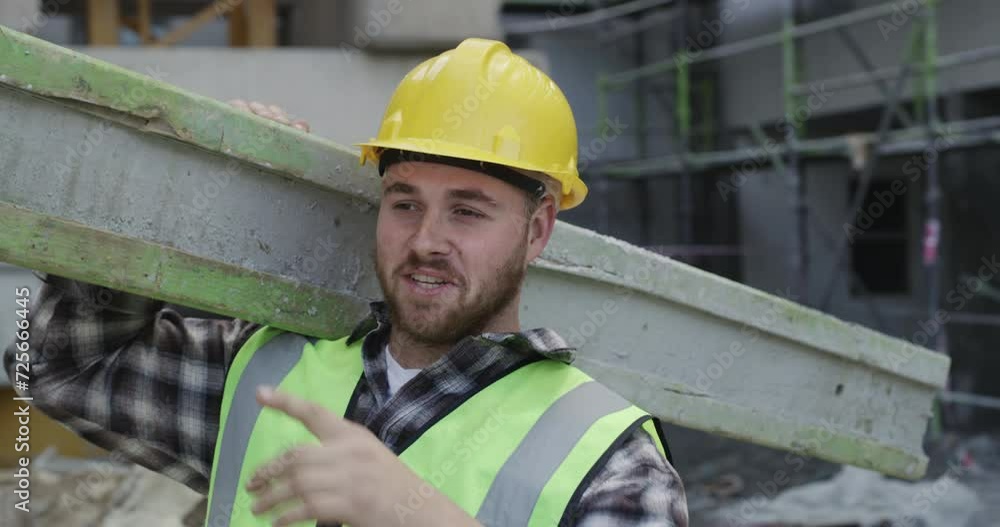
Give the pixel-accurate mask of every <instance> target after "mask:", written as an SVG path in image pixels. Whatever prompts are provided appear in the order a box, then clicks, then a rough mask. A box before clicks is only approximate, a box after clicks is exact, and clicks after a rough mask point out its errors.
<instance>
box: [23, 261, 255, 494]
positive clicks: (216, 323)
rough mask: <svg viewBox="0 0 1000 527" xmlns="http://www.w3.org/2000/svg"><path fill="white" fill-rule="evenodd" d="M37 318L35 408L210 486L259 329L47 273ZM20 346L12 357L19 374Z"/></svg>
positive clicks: (119, 450)
mask: <svg viewBox="0 0 1000 527" xmlns="http://www.w3.org/2000/svg"><path fill="white" fill-rule="evenodd" d="M43 280H45V281H46V282H47V283H46V284H45V285H43V287H42V289H41V291H40V292H39V293H38V295H37V297H36V298H34V299H33V306H32V310H31V314H30V317H31V318H30V327H31V332H30V340H29V345H30V351H29V355H30V380H31V382H30V388H29V391H28V392H27V393H25V394H23V395H27V396H31V397H33V401H32V404H34V405H35V406H36V407H37V408H39V409H41V410H42V411H44V412H45V413H46V414H48V415H50V416H51V417H53V418H54V419H56V420H58V421H60V422H62V423H63V424H65V425H66V426H68V427H69V428H70V429H72V430H73V431H75V432H76V433H78V434H79V435H81V436H82V437H84V438H85V439H87V440H88V441H90V442H92V443H94V444H96V445H98V446H100V447H102V448H105V449H107V450H109V451H111V452H112V455H113V456H114V457H117V458H119V459H121V458H124V459H127V460H129V461H133V462H135V463H138V464H140V465H143V466H145V467H147V468H149V469H152V470H154V471H157V472H160V473H163V474H164V475H166V476H168V477H171V478H173V479H175V480H177V481H180V482H181V483H184V484H185V485H187V486H188V487H190V488H192V489H194V490H196V491H199V492H202V493H204V492H206V491H207V489H208V478H209V476H210V474H211V464H212V456H213V454H214V450H215V439H216V435H217V433H218V429H219V413H220V407H221V403H222V390H223V386H224V382H225V374H226V369H227V368H228V366H229V364H230V362H231V360H232V357H233V356H234V355H235V353H236V351H237V350H238V349H239V347H240V346H241V345H242V344H243V342H245V341H246V339H247V338H249V336H250V335H251V334H252V333H253V331H254V330H256V329H257V328H258V327H259V325H257V324H254V323H251V322H246V321H242V320H211V319H199V318H190V317H188V318H185V317H183V316H181V315H180V314H179V313H178V312H177V311H174V310H172V309H169V308H165V307H164V304H163V302H159V301H156V300H151V299H148V298H143V297H140V296H137V295H131V294H127V293H123V292H120V291H113V290H110V289H104V288H101V287H98V286H94V285H89V284H85V283H82V282H77V281H72V280H67V279H64V278H60V277H55V276H51V275H50V276H48V277H47V278H45V277H43ZM14 351H15V349H14V347H13V346H11V347H9V348H8V349H7V352H6V353H5V355H4V369H5V370H7V372H8V376H11V375H12V373H11V372H12V371H13V362H14Z"/></svg>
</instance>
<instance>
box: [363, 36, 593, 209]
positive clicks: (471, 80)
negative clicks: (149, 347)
mask: <svg viewBox="0 0 1000 527" xmlns="http://www.w3.org/2000/svg"><path fill="white" fill-rule="evenodd" d="M576 141H577V138H576V122H575V121H574V120H573V112H572V110H571V109H570V107H569V102H568V101H566V96H565V95H563V93H562V91H561V90H560V89H559V87H558V86H556V84H555V82H553V81H552V79H550V78H549V77H548V76H547V75H545V74H544V73H542V71H541V70H539V69H538V68H536V67H534V66H532V65H531V64H530V63H528V61H526V60H524V58H522V57H520V56H518V55H515V54H514V53H513V52H511V50H510V48H508V47H507V45H506V44H504V43H503V42H498V41H495V40H486V39H480V38H470V39H467V40H465V41H463V42H462V43H461V44H459V45H458V47H456V48H454V49H451V50H448V51H445V52H444V53H441V54H440V55H438V56H436V57H434V58H431V59H429V60H427V61H424V62H423V63H421V64H420V65H419V66H417V67H416V68H414V69H413V70H411V71H410V72H409V73H408V74H407V75H406V77H404V78H403V80H402V81H401V82H400V83H399V86H397V87H396V91H395V92H394V93H393V95H392V99H391V100H390V101H389V106H388V107H387V108H386V110H385V116H384V117H383V118H382V125H381V127H380V128H379V131H378V137H376V138H372V140H371V141H369V142H365V143H358V144H356V145H355V146H360V147H361V163H362V164H364V163H365V162H366V161H369V160H370V161H374V162H376V163H379V162H380V161H381V163H380V170H384V167H385V166H386V165H385V162H386V161H387V159H382V154H383V152H386V151H392V152H396V151H402V152H411V153H419V154H427V155H428V156H431V157H430V158H429V159H430V160H434V159H450V160H455V161H459V162H464V163H466V165H465V166H475V167H478V168H482V169H484V170H483V171H484V172H486V173H488V174H491V175H497V176H498V177H501V176H507V177H502V179H505V180H507V181H508V182H512V183H513V182H514V180H515V179H516V178H517V177H519V176H518V175H519V174H521V172H520V171H535V172H541V173H543V174H546V175H548V176H550V177H552V178H553V179H555V180H557V181H559V182H560V183H561V184H562V197H561V200H560V201H561V203H560V208H561V209H569V208H572V207H575V206H577V205H579V204H580V202H581V201H583V198H584V197H585V196H586V195H587V186H586V185H585V184H584V183H583V181H582V180H581V179H580V174H579V172H577V167H576V162H577V143H576ZM468 162H472V164H471V165H470V164H468ZM460 166H463V165H460ZM488 168H492V170H489V169H488ZM511 168H513V169H520V171H519V170H510V169H511ZM498 169H499V170H498ZM520 177H526V176H520ZM515 184H517V183H515ZM518 186H522V185H520V184H519V185H518Z"/></svg>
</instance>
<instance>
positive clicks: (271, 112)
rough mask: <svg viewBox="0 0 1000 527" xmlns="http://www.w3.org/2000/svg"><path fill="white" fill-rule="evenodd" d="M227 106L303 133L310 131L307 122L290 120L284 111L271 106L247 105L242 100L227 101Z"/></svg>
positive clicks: (252, 103)
mask: <svg viewBox="0 0 1000 527" xmlns="http://www.w3.org/2000/svg"><path fill="white" fill-rule="evenodd" d="M229 104H230V105H231V106H233V107H234V108H239V109H240V110H244V111H247V112H253V113H255V114H257V115H259V116H261V117H263V118H265V119H270V120H272V121H277V122H279V123H281V124H283V125H286V126H291V127H292V128H298V129H299V130H302V131H303V132H308V131H309V129H310V127H309V123H308V122H306V121H304V120H302V119H295V120H292V118H291V117H289V116H288V113H287V112H285V110H283V109H281V108H280V107H278V106H275V105H273V104H271V105H264V104H261V103H259V102H250V103H248V102H246V101H244V100H243V99H233V100H231V101H229Z"/></svg>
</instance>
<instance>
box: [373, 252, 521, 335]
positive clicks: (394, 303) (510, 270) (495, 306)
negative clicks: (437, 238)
mask: <svg viewBox="0 0 1000 527" xmlns="http://www.w3.org/2000/svg"><path fill="white" fill-rule="evenodd" d="M527 250H528V243H527V240H522V242H521V243H520V244H519V245H518V247H516V248H515V250H514V251H513V253H512V254H511V255H510V257H509V258H508V259H507V261H505V262H504V263H503V265H501V266H500V267H499V268H498V269H497V270H496V272H495V273H494V274H493V277H492V278H489V279H487V280H486V281H485V282H484V289H483V290H482V291H481V293H480V294H479V295H478V296H476V297H474V298H470V297H468V290H467V289H466V287H467V286H468V284H467V283H464V284H462V285H463V286H464V287H460V288H459V290H458V299H457V301H454V302H453V303H452V304H451V305H448V306H446V307H444V306H441V307H439V306H434V307H433V309H434V311H435V312H436V313H437V314H436V315H431V313H429V312H428V310H429V309H431V306H430V304H431V303H437V302H440V300H438V299H433V300H428V301H427V305H424V306H421V305H419V304H418V303H415V302H413V301H411V300H402V299H400V298H399V292H398V291H397V290H396V289H393V288H392V287H396V288H399V287H401V285H400V281H399V279H400V278H401V277H400V275H399V274H398V272H397V273H394V274H393V275H389V274H387V273H386V270H385V269H383V268H382V266H381V264H380V262H379V257H378V255H377V254H376V256H375V270H376V274H377V275H378V281H379V284H380V285H381V286H382V293H383V295H384V296H385V301H386V305H387V306H388V307H389V320H390V322H391V323H392V326H393V330H394V331H402V332H403V333H405V334H406V335H407V336H408V337H410V338H411V339H413V340H415V341H417V342H421V343H425V344H430V345H449V346H450V345H453V344H455V343H456V342H458V341H459V340H461V339H462V338H464V337H466V336H469V335H479V334H481V333H483V332H484V331H485V330H486V328H487V326H488V325H489V323H490V322H491V321H492V320H493V319H494V317H496V315H497V314H498V313H500V312H501V311H503V310H504V309H507V308H508V306H510V304H511V303H512V302H513V301H514V300H515V299H516V298H517V295H518V292H519V291H520V290H521V284H522V283H523V282H524V275H525V269H524V257H525V254H527ZM418 267H426V268H429V269H435V270H439V271H443V272H447V273H449V275H451V276H455V275H456V273H454V270H453V269H452V268H451V265H449V264H448V262H447V261H446V260H420V259H419V258H418V257H417V256H416V255H414V254H413V253H410V255H409V257H408V259H407V261H406V262H405V263H404V264H403V265H401V266H399V267H398V268H397V269H396V271H399V270H401V269H414V268H418ZM415 304H416V305H415ZM431 316H433V318H431Z"/></svg>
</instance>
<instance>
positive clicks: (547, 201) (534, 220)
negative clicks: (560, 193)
mask: <svg viewBox="0 0 1000 527" xmlns="http://www.w3.org/2000/svg"><path fill="white" fill-rule="evenodd" d="M555 226H556V203H555V197H554V196H553V195H552V194H546V195H545V197H544V198H542V202H541V203H540V204H539V205H538V208H536V209H535V212H534V213H533V214H532V215H531V217H530V218H528V252H527V254H526V255H525V257H526V260H525V262H524V263H525V265H527V264H528V263H529V262H531V261H532V260H534V259H535V258H537V257H538V255H540V254H542V250H544V249H545V246H546V245H547V244H548V243H549V238H550V237H551V236H552V230H553V229H555Z"/></svg>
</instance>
